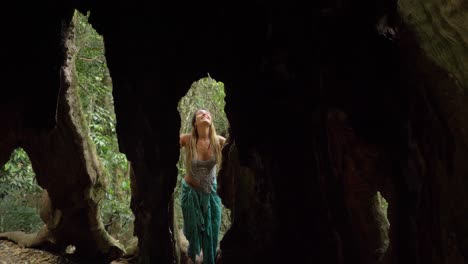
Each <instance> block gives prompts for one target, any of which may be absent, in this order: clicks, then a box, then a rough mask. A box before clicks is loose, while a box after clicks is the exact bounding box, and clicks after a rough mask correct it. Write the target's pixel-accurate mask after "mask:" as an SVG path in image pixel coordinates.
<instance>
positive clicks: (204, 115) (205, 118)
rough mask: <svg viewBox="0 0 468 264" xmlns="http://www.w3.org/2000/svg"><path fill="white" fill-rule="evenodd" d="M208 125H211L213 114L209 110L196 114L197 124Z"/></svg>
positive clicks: (199, 111)
mask: <svg viewBox="0 0 468 264" xmlns="http://www.w3.org/2000/svg"><path fill="white" fill-rule="evenodd" d="M202 123H206V124H208V125H211V114H210V112H208V111H207V110H203V109H201V110H198V111H197V113H196V114H195V124H196V125H198V124H202Z"/></svg>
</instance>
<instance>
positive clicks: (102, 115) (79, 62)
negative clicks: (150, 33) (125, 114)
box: [75, 13, 134, 239]
mask: <svg viewBox="0 0 468 264" xmlns="http://www.w3.org/2000/svg"><path fill="white" fill-rule="evenodd" d="M76 15H77V19H76V21H77V22H76V25H75V32H76V42H75V43H76V47H77V56H76V62H75V63H76V70H77V78H78V85H79V96H80V101H81V104H82V109H83V112H84V115H85V119H86V125H87V127H88V128H89V131H90V136H91V139H92V142H94V144H95V146H96V150H97V154H98V156H99V158H100V160H101V162H102V164H103V167H104V173H105V175H106V178H107V181H108V185H107V189H106V195H105V198H104V200H103V201H102V202H101V213H102V218H103V221H104V225H105V227H106V229H107V230H108V231H109V232H110V233H111V234H112V235H114V236H115V237H116V238H117V239H119V238H120V237H119V236H123V235H124V234H125V235H129V234H130V235H129V236H131V234H132V232H133V219H134V216H133V213H132V211H131V209H130V198H131V193H130V178H129V174H128V162H127V158H126V157H125V155H124V154H122V153H120V152H119V146H118V142H117V134H116V117H115V112H114V101H113V97H112V80H111V77H110V74H109V70H108V68H107V63H106V58H105V55H104V42H103V39H102V37H101V36H100V35H99V34H98V33H97V32H96V31H95V30H94V29H93V28H92V26H91V25H90V24H89V23H88V21H87V17H86V16H84V15H82V14H80V13H76Z"/></svg>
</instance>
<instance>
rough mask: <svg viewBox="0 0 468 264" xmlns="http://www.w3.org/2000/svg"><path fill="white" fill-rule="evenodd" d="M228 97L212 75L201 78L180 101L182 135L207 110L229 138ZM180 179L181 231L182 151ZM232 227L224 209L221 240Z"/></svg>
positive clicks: (177, 222) (179, 219) (179, 222)
mask: <svg viewBox="0 0 468 264" xmlns="http://www.w3.org/2000/svg"><path fill="white" fill-rule="evenodd" d="M225 96H226V94H225V92H224V84H223V83H222V82H219V81H216V80H215V79H213V78H211V76H210V75H208V76H207V77H204V78H201V79H200V80H198V81H195V82H193V83H192V85H191V87H190V89H189V91H188V92H187V94H186V95H185V96H184V97H182V98H181V99H180V101H179V105H178V110H179V113H180V117H181V127H180V133H190V129H191V119H192V116H193V113H194V112H195V111H196V110H198V109H206V110H208V111H210V113H211V115H212V116H213V123H214V125H215V128H216V132H217V133H218V134H220V135H224V136H227V131H228V128H229V122H228V120H227V117H226V113H225V112H224V106H225V101H224V97H225ZM177 168H178V172H179V174H178V177H177V185H176V188H175V190H174V214H175V217H174V219H175V223H174V225H175V226H176V227H177V228H178V229H181V228H182V227H183V218H182V209H181V207H180V199H179V194H180V185H181V181H182V179H183V177H184V176H185V167H184V152H183V151H181V153H180V157H179V162H178V163H177ZM230 225H231V214H230V210H229V209H227V208H224V207H223V208H222V222H221V230H220V234H219V238H220V239H221V238H222V237H223V235H224V233H225V232H226V231H227V230H228V229H229V227H230Z"/></svg>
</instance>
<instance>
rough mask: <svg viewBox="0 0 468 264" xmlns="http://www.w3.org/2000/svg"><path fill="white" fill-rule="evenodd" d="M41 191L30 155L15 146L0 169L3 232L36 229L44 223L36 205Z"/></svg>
mask: <svg viewBox="0 0 468 264" xmlns="http://www.w3.org/2000/svg"><path fill="white" fill-rule="evenodd" d="M41 191H42V188H41V187H39V185H37V183H36V176H35V174H34V171H33V169H32V166H31V161H30V160H29V157H28V155H27V154H26V152H25V151H24V150H23V149H22V148H17V149H15V150H14V151H13V153H12V154H11V158H10V160H9V161H8V162H7V163H5V165H4V166H3V167H2V168H1V169H0V199H1V200H0V232H4V231H16V230H22V231H25V232H32V231H36V230H37V228H39V227H40V226H41V224H42V221H41V219H40V218H39V214H38V211H37V209H36V208H37V205H36V203H37V201H38V198H39V196H40V193H41Z"/></svg>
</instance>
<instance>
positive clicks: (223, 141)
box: [218, 135, 226, 146]
mask: <svg viewBox="0 0 468 264" xmlns="http://www.w3.org/2000/svg"><path fill="white" fill-rule="evenodd" d="M218 140H219V144H220V145H221V146H223V145H224V143H225V142H226V138H225V137H223V136H220V135H218Z"/></svg>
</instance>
